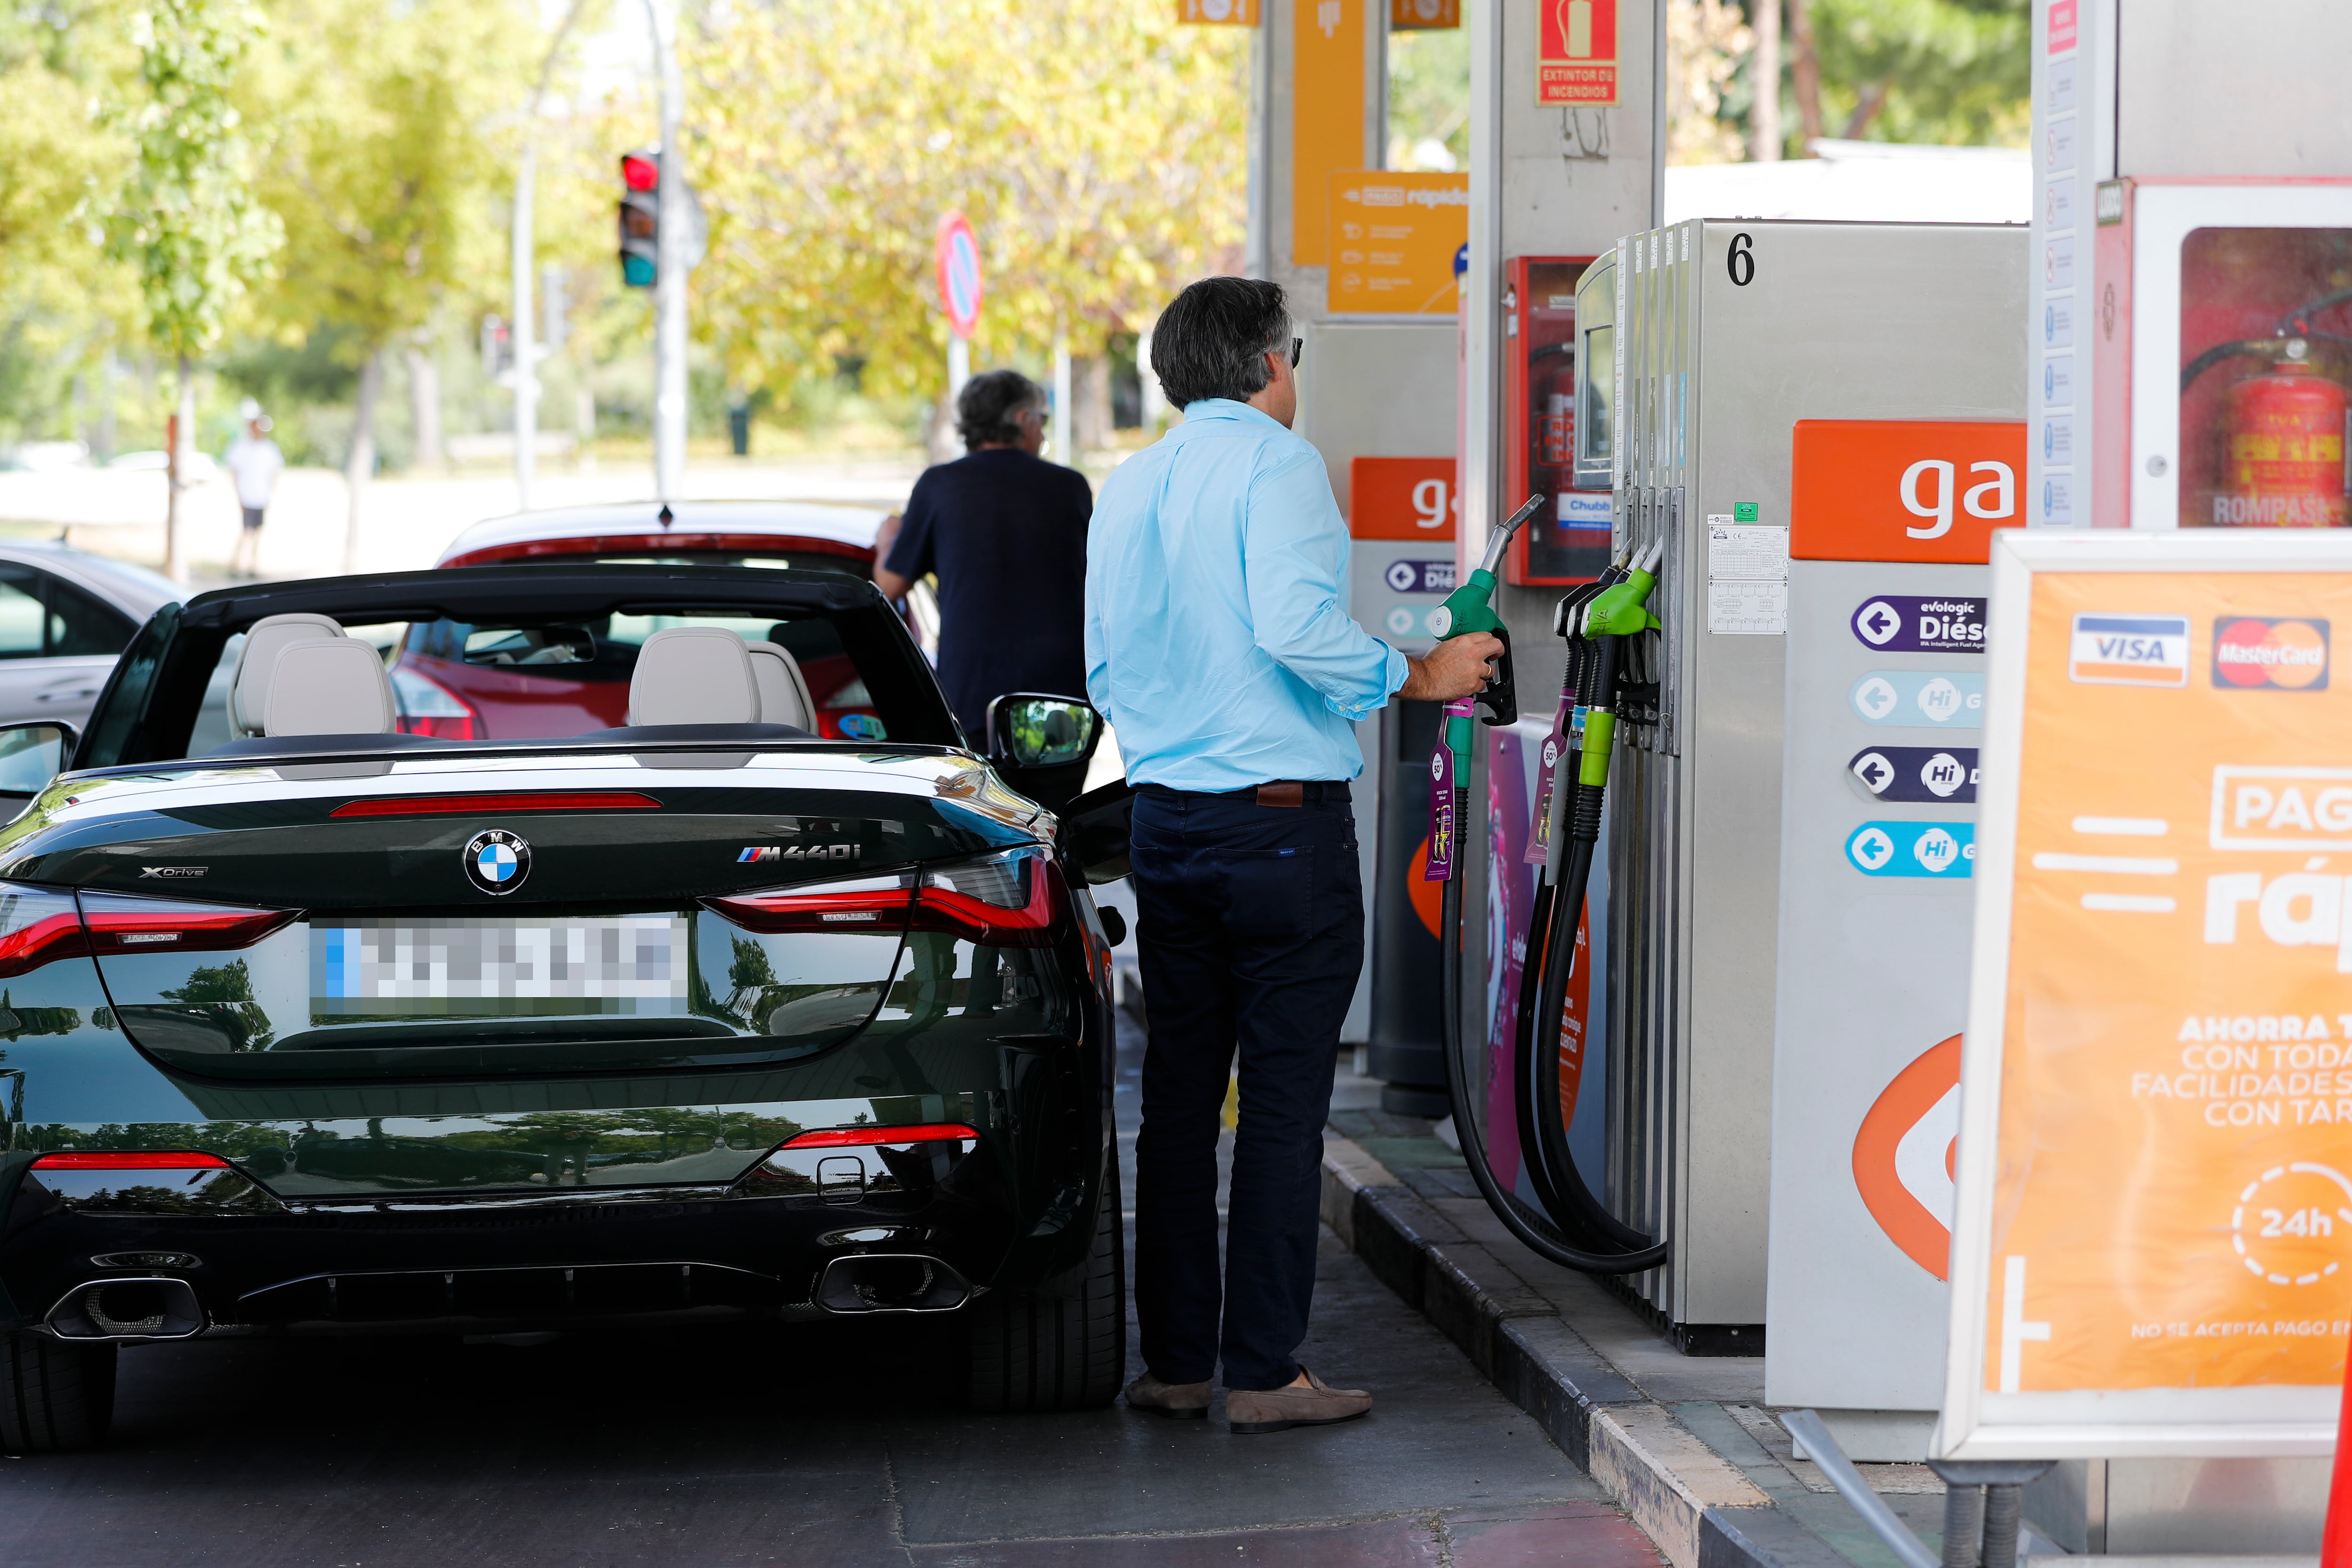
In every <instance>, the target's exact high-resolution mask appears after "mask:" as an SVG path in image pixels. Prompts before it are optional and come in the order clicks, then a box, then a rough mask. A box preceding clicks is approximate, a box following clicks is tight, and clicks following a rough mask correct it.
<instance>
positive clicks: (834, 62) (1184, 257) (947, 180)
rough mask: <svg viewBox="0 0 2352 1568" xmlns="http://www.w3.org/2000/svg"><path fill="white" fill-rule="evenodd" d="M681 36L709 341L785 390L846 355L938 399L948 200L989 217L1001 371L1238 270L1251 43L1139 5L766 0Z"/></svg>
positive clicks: (981, 342)
mask: <svg viewBox="0 0 2352 1568" xmlns="http://www.w3.org/2000/svg"><path fill="white" fill-rule="evenodd" d="M713 15H714V16H718V17H721V18H723V19H721V20H717V21H714V22H712V23H711V24H710V25H709V28H708V30H706V31H705V32H703V33H701V34H700V35H699V36H694V35H691V34H690V35H689V36H688V37H687V38H686V39H685V40H683V43H682V49H683V53H684V57H685V59H684V63H685V68H686V71H687V74H688V106H689V111H688V121H687V132H688V141H689V146H688V153H689V175H690V177H691V178H692V179H693V181H694V182H695V184H696V185H697V186H698V189H699V190H700V193H701V195H702V199H703V205H704V206H705V208H706V210H707V211H708V212H709V216H710V255H709V259H708V260H706V261H705V262H704V264H703V266H702V268H700V269H699V270H698V272H697V274H696V276H695V279H694V287H695V301H694V321H695V326H696V331H697V332H698V334H699V335H701V336H703V337H705V338H706V339H709V341H712V342H716V343H717V344H718V345H719V347H720V349H721V351H722V353H723V354H724V356H725V359H726V362H727V367H728V374H729V380H730V384H731V385H733V386H735V387H736V388H738V389H740V390H741V391H744V392H749V391H751V390H753V389H765V390H767V391H768V392H770V393H771V394H772V396H773V397H774V399H775V400H776V402H777V403H778V404H780V405H787V406H788V405H791V403H792V402H793V399H794V398H795V397H796V396H802V395H806V394H807V393H808V391H809V390H810V384H811V383H812V381H814V380H816V379H820V378H825V377H829V376H830V375H831V374H833V370H834V367H835V365H836V364H839V363H843V362H845V361H847V362H858V363H862V383H863V384H864V385H865V386H866V388H867V389H868V390H869V391H875V392H880V393H886V394H887V393H899V392H910V391H917V390H922V391H934V390H936V389H937V388H938V387H939V386H940V384H941V383H942V381H943V379H944V373H943V369H942V360H943V355H944V350H945V346H946V342H947V327H946V324H945V322H944V321H943V320H942V318H941V316H940V310H939V301H938V299H937V297H936V293H937V291H936V285H935V283H934V282H933V280H932V249H931V247H932V237H933V235H934V232H935V230H936V226H937V225H938V223H939V219H940V215H941V213H943V212H944V211H946V210H947V209H949V208H950V207H956V208H961V210H962V211H964V212H965V213H966V214H968V215H969V216H971V221H972V225H973V227H974V229H975V230H976V231H977V233H978V235H979V237H980V241H981V248H982V267H983V269H984V272H985V274H986V283H987V300H986V303H985V305H984V307H983V309H982V316H981V324H980V329H979V331H978V332H977V334H976V336H975V341H974V344H973V357H974V362H975V363H980V364H985V363H989V362H990V361H991V360H992V359H993V360H997V361H1003V360H1005V359H1008V358H1012V357H1014V356H1017V355H1026V356H1029V357H1031V358H1032V359H1033V360H1034V359H1038V358H1042V357H1043V356H1044V355H1045V353H1048V352H1050V350H1051V346H1052V343H1053V342H1054V338H1055V331H1056V330H1057V324H1059V325H1061V326H1062V327H1064V328H1066V331H1067V334H1068V338H1069V345H1070V350H1071V352H1072V353H1074V354H1076V355H1078V356H1081V357H1084V356H1087V355H1093V354H1099V353H1102V351H1103V347H1104V343H1105V341H1106V339H1107V338H1108V336H1109V335H1110V334H1111V333H1113V332H1116V331H1120V330H1122V329H1125V330H1133V329H1135V328H1138V327H1142V326H1146V325H1148V324H1149V323H1150V321H1151V319H1152V318H1153V317H1154V316H1155V315H1156V314H1157V313H1158V311H1159V309H1160V305H1161V304H1162V303H1163V302H1164V301H1165V299H1166V297H1167V295H1168V294H1169V293H1170V292H1171V291H1172V289H1173V288H1174V287H1175V286H1176V285H1179V284H1181V283H1182V282H1184V281H1187V280H1189V279H1192V277H1195V276H1198V275H1199V274H1201V273H1202V272H1206V271H1209V270H1212V269H1214V268H1221V267H1223V268H1231V267H1232V266H1233V265H1234V263H1236V262H1237V261H1238V254H1237V247H1238V246H1239V244H1240V241H1241V237H1242V230H1243V225H1244V185H1245V183H1246V177H1247V164H1248V152H1247V146H1246V143H1245V141H1244V116H1245V103H1246V98H1245V91H1244V80H1243V69H1244V59H1245V56H1246V46H1247V39H1246V38H1244V37H1236V36H1230V35H1233V34H1234V32H1235V30H1234V29H1228V28H1221V27H1190V28H1188V27H1183V26H1178V25H1177V23H1176V21H1175V7H1173V6H1172V5H1158V4H1139V3H1136V0H866V3H864V4H860V5H838V4H835V3H834V0H771V3H770V4H767V5H759V6H736V7H730V8H729V9H727V10H726V11H724V12H718V11H714V13H713Z"/></svg>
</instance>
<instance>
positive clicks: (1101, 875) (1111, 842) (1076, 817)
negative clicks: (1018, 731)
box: [1061, 779, 1135, 946]
mask: <svg viewBox="0 0 2352 1568" xmlns="http://www.w3.org/2000/svg"><path fill="white" fill-rule="evenodd" d="M1061 823H1062V847H1064V848H1065V849H1066V851H1068V853H1069V856H1070V858H1072V859H1074V860H1076V862H1077V863H1078V869H1079V870H1081V871H1083V872H1084V873H1085V874H1086V879H1087V882H1088V883H1090V884H1092V885H1095V886H1100V885H1101V884H1102V883H1105V882H1116V881H1118V879H1120V878H1122V877H1124V876H1126V875H1127V874H1128V871H1129V862H1128V839H1129V836H1130V835H1131V834H1132V833H1133V831H1134V825H1135V786H1134V785H1133V784H1129V783H1128V782H1127V781H1126V780H1125V779H1120V780H1118V782H1117V783H1115V784H1105V785H1103V786H1102V787H1101V788H1100V789H1090V790H1088V791H1087V793H1086V794H1084V795H1080V796H1078V798H1077V799H1076V800H1074V801H1072V802H1070V804H1069V805H1066V806H1064V807H1063V808H1062V811H1061ZM1113 912H1114V911H1112V910H1104V911H1103V918H1104V920H1105V921H1106V922H1108V920H1109V918H1110V916H1111V914H1112V913H1113ZM1117 942H1118V939H1117V938H1114V939H1113V945H1114V946H1115V945H1117Z"/></svg>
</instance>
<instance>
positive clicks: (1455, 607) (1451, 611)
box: [1429, 493, 1544, 779]
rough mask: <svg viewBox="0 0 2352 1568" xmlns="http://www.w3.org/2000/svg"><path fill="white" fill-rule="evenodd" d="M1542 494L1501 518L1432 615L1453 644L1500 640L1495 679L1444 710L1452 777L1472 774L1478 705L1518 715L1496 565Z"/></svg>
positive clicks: (1492, 718) (1505, 719) (1502, 716)
mask: <svg viewBox="0 0 2352 1568" xmlns="http://www.w3.org/2000/svg"><path fill="white" fill-rule="evenodd" d="M1543 503H1544V498H1543V496H1542V495H1541V494H1540V493H1538V494H1536V495H1531V496H1529V497H1528V499H1527V501H1526V503H1525V504H1524V505H1522V506H1521V507H1520V508H1519V510H1517V511H1515V512H1513V513H1512V514H1511V515H1510V516H1509V517H1507V518H1505V519H1504V520H1503V526H1502V527H1500V528H1498V529H1496V530H1495V531H1494V533H1493V535H1492V536H1491V537H1490V538H1488V539H1487V541H1486V556H1485V558H1484V559H1483V560H1481V561H1480V562H1479V563H1478V565H1477V567H1476V568H1475V570H1473V571H1472V572H1471V574H1470V576H1469V578H1468V580H1467V581H1465V583H1463V584H1462V585H1461V586H1460V587H1458V588H1456V589H1454V592H1452V593H1451V594H1448V595H1445V602H1444V604H1442V605H1438V606H1437V608H1435V609H1434V610H1432V611H1431V612H1430V613H1429V626H1430V629H1431V630H1432V631H1433V632H1435V633H1436V634H1437V640H1438V641H1440V642H1451V641H1452V640H1453V639H1454V638H1455V637H1467V636H1469V635H1470V634H1471V633H1472V632H1485V633H1486V634H1487V635H1488V636H1489V637H1499V638H1501V639H1502V644H1503V652H1502V654H1501V656H1500V657H1499V658H1496V660H1495V666H1496V668H1495V678H1494V679H1492V680H1489V681H1488V682H1487V683H1486V690H1484V691H1482V692H1480V693H1479V694H1478V695H1477V696H1476V697H1475V698H1473V699H1470V700H1466V701H1463V702H1454V703H1449V704H1448V705H1447V706H1446V710H1445V745H1446V747H1447V748H1448V749H1449V750H1451V751H1452V752H1453V753H1454V776H1455V777H1456V778H1464V779H1466V778H1468V777H1469V776H1470V720H1471V717H1472V715H1473V714H1474V713H1475V711H1476V709H1477V708H1480V707H1483V708H1485V709H1486V712H1485V713H1483V714H1479V715H1478V717H1480V718H1483V719H1484V720H1485V721H1486V722H1487V723H1489V724H1507V723H1510V722H1511V721H1513V720H1515V719H1517V717H1518V716H1519V700H1518V689H1517V679H1516V677H1515V676H1514V675H1513V673H1512V669H1511V628H1510V627H1508V626H1505V625H1504V624H1503V617H1502V616H1498V615H1496V613H1495V569H1496V567H1497V566H1500V565H1501V564H1502V563H1503V552H1504V551H1506V550H1507V549H1509V548H1510V545H1511V536H1512V535H1513V534H1515V533H1517V532H1518V531H1519V528H1520V526H1521V525H1522V524H1524V523H1525V522H1526V521H1528V519H1529V518H1531V517H1533V516H1535V514H1536V513H1537V512H1538V510H1541V509H1542V507H1543Z"/></svg>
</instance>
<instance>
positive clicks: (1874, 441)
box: [1789, 419, 2025, 565]
mask: <svg viewBox="0 0 2352 1568" xmlns="http://www.w3.org/2000/svg"><path fill="white" fill-rule="evenodd" d="M2024 479H2025V425H2024V422H2023V421H2022V420H1999V421H1995V420H1984V421H1974V420H1937V419H1800V420H1798V421H1797V426H1796V437H1795V468H1794V470H1793V472H1792V475H1791V484H1790V511H1789V553H1790V555H1791V556H1793V557H1795V558H1796V559H1798V560H1800V561H1922V562H1943V563H1956V564H1966V565H1981V564H1983V563H1984V562H1985V561H1986V560H1987V559H1988V558H1989V557H1990V552H1991V550H1992V531H1993V530H1994V529H1996V528H2014V527H2016V526H2018V524H2019V523H2021V522H2022V521H2024V520H2023V518H2022V517H2021V515H2020V514H2019V511H2018V487H2019V486H2020V485H2021V484H2022V483H2023V482H2024Z"/></svg>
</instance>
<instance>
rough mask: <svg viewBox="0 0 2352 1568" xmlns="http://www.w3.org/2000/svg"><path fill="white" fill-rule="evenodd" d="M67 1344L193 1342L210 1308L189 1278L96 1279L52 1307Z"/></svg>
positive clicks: (55, 1326) (53, 1327) (51, 1320)
mask: <svg viewBox="0 0 2352 1568" xmlns="http://www.w3.org/2000/svg"><path fill="white" fill-rule="evenodd" d="M46 1321H47V1324H48V1327H49V1331H50V1332H51V1333H53V1334H55V1335H57V1336H58V1338H59V1339H61V1340H84V1341H88V1340H110V1341H114V1342H133V1341H141V1340H189V1339H194V1338H195V1337H196V1336H197V1335H198V1334H201V1333H203V1332H204V1331H205V1310H204V1308H203V1307H201V1306H199V1305H198V1304H197V1302H196V1293H195V1291H194V1290H192V1289H189V1288H188V1282H187V1281H186V1280H184V1279H93V1280H91V1281H90V1282H89V1283H88V1284H86V1285H77V1286H75V1287H74V1288H73V1289H70V1290H68V1291H67V1292H66V1293H65V1296H64V1298H63V1300H59V1301H58V1304H57V1305H56V1306H54V1307H52V1308H50V1309H49V1315H48V1317H47V1320H46Z"/></svg>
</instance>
